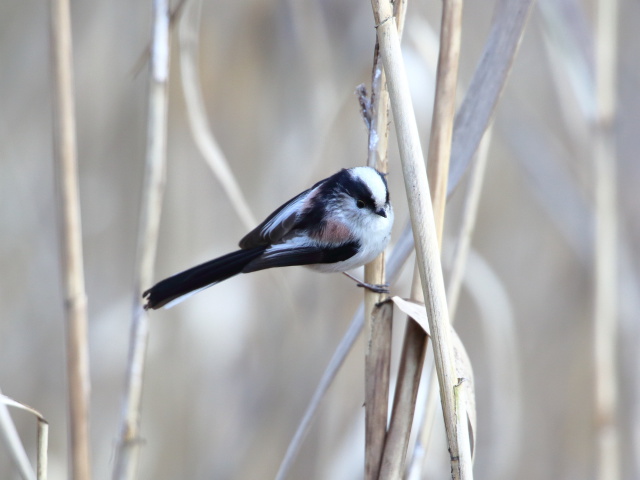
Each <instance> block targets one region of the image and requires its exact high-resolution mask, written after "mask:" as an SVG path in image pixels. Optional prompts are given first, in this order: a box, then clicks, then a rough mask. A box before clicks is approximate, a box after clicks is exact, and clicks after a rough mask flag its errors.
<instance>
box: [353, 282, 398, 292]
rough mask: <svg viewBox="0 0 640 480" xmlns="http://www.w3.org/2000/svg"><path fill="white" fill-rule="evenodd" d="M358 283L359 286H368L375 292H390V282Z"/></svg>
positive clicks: (368, 288)
mask: <svg viewBox="0 0 640 480" xmlns="http://www.w3.org/2000/svg"><path fill="white" fill-rule="evenodd" d="M356 285H357V286H358V287H362V288H366V289H367V290H370V291H372V292H374V293H385V294H389V293H390V291H389V284H388V283H383V284H381V285H374V284H371V283H364V282H358V283H357V284H356Z"/></svg>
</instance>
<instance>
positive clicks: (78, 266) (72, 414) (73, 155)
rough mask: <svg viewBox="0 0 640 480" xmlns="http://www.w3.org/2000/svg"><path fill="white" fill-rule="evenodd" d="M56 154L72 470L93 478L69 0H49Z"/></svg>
mask: <svg viewBox="0 0 640 480" xmlns="http://www.w3.org/2000/svg"><path fill="white" fill-rule="evenodd" d="M51 46H52V55H53V125H54V156H55V159H56V168H55V171H56V174H57V183H58V196H59V200H58V204H59V212H60V217H59V218H60V226H61V228H60V238H61V248H62V257H61V258H62V268H63V272H64V295H65V299H64V305H65V310H66V330H67V376H68V382H69V423H70V428H69V432H70V437H71V448H70V455H69V459H70V462H71V473H70V476H71V478H73V479H74V480H88V479H90V478H91V461H90V451H89V389H90V380H89V348H88V343H87V295H86V292H85V285H84V266H83V255H82V227H81V220H80V194H79V187H78V166H77V150H76V148H77V147H76V121H75V102H74V97H73V94H74V87H73V60H72V57H73V53H72V42H71V14H70V9H69V0H54V1H53V2H51Z"/></svg>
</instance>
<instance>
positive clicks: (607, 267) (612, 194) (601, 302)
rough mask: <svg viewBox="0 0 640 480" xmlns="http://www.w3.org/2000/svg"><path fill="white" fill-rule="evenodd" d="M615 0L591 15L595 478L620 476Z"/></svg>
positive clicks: (608, 0)
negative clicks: (593, 28)
mask: <svg viewBox="0 0 640 480" xmlns="http://www.w3.org/2000/svg"><path fill="white" fill-rule="evenodd" d="M617 17H618V2H617V1H616V0H606V1H605V0H600V1H599V2H598V3H597V15H596V35H595V38H596V44H595V48H596V55H595V58H596V82H595V99H596V118H595V122H594V126H593V127H594V136H593V142H594V148H593V155H594V159H593V162H594V179H595V210H596V212H595V213H596V216H595V218H596V225H595V236H596V238H595V251H594V255H595V259H594V268H595V271H594V275H595V284H594V288H595V292H594V296H595V314H594V322H595V324H594V360H595V362H594V363H595V372H594V373H595V390H596V392H595V401H596V404H595V415H596V424H595V426H596V435H597V448H598V463H597V478H598V479H600V480H604V479H607V480H616V479H618V478H620V475H621V471H620V451H619V449H620V445H619V443H620V442H619V432H618V425H617V402H618V371H617V366H616V354H617V341H616V339H617V334H618V324H617V323H618V307H617V298H618V286H617V280H618V277H617V275H618V272H617V261H618V258H617V257H618V253H617V228H618V219H617V215H618V213H617V206H616V195H617V188H616V187H617V186H616V150H615V139H614V130H613V121H614V118H615V110H616V105H615V95H616V93H615V92H616V55H617V49H616V47H617V41H616V36H617Z"/></svg>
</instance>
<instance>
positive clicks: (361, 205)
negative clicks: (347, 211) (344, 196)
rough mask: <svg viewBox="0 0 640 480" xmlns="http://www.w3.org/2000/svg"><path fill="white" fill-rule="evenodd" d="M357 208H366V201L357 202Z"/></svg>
mask: <svg viewBox="0 0 640 480" xmlns="http://www.w3.org/2000/svg"><path fill="white" fill-rule="evenodd" d="M356 207H358V208H364V201H362V200H358V201H357V202H356Z"/></svg>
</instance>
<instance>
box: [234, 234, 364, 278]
mask: <svg viewBox="0 0 640 480" xmlns="http://www.w3.org/2000/svg"><path fill="white" fill-rule="evenodd" d="M359 247H360V244H359V243H358V242H357V241H351V242H348V243H344V244H342V245H340V246H338V247H327V246H322V245H303V246H291V245H290V244H286V243H285V244H280V245H275V246H273V247H270V248H268V249H267V250H265V252H264V253H263V254H262V255H261V256H260V257H258V258H256V259H255V260H252V261H251V262H249V263H248V264H247V266H246V267H244V269H243V270H242V273H249V272H256V271H258V270H264V269H266V268H274V267H293V266H297V265H317V264H320V263H336V262H342V261H344V260H348V259H349V258H351V257H353V256H354V255H355V254H356V253H358V249H359Z"/></svg>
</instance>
